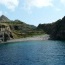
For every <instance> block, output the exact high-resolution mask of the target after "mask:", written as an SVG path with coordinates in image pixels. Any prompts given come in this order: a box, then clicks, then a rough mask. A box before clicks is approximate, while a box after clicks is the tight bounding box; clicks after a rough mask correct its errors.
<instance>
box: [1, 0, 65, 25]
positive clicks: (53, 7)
mask: <svg viewBox="0 0 65 65" xmlns="http://www.w3.org/2000/svg"><path fill="white" fill-rule="evenodd" d="M2 14H3V15H5V16H7V17H8V18H9V19H12V20H15V19H19V20H21V21H23V22H25V23H28V24H33V25H38V24H39V23H50V22H54V21H56V20H58V19H60V18H62V17H63V16H64V15H65V0H0V15H2Z"/></svg>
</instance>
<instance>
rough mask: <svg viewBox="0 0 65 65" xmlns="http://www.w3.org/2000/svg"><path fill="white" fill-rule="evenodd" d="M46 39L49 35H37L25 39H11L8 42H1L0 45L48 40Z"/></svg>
mask: <svg viewBox="0 0 65 65" xmlns="http://www.w3.org/2000/svg"><path fill="white" fill-rule="evenodd" d="M48 39H49V35H47V34H45V35H38V36H33V37H26V38H20V39H12V40H8V41H7V42H1V43H8V42H21V41H34V40H48ZM1 43H0V44H1Z"/></svg>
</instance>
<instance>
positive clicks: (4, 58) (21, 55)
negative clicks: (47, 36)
mask: <svg viewBox="0 0 65 65" xmlns="http://www.w3.org/2000/svg"><path fill="white" fill-rule="evenodd" d="M0 65H65V41H52V40H45V41H44V40H42V41H39V40H37V41H22V42H10V43H4V44H0Z"/></svg>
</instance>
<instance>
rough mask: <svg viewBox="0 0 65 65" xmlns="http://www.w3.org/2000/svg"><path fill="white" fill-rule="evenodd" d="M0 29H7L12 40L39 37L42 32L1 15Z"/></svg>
mask: <svg viewBox="0 0 65 65" xmlns="http://www.w3.org/2000/svg"><path fill="white" fill-rule="evenodd" d="M0 24H1V25H0V27H2V25H4V26H5V27H6V26H7V27H8V28H9V31H10V32H11V35H12V36H13V38H23V37H29V36H35V35H41V34H43V33H44V31H40V30H37V27H36V26H34V25H29V24H26V23H24V22H22V21H20V20H15V21H12V20H9V19H8V18H7V17H6V16H4V15H2V16H1V17H0Z"/></svg>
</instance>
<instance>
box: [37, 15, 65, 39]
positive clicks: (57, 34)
mask: <svg viewBox="0 0 65 65" xmlns="http://www.w3.org/2000/svg"><path fill="white" fill-rule="evenodd" d="M37 29H39V30H43V31H45V33H47V34H49V35H50V39H53V40H65V16H64V17H63V18H62V19H59V20H57V21H56V22H54V23H49V24H39V25H38V27H37Z"/></svg>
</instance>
